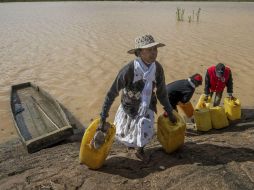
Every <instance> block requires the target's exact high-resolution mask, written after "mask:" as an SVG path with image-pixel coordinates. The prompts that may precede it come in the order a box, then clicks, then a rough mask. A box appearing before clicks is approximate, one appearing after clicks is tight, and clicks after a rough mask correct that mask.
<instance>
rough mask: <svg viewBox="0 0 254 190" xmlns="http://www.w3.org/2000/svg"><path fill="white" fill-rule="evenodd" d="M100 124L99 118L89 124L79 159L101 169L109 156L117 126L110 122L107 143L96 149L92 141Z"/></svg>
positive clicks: (92, 167) (90, 166)
mask: <svg viewBox="0 0 254 190" xmlns="http://www.w3.org/2000/svg"><path fill="white" fill-rule="evenodd" d="M99 124H100V119H99V118H98V119H96V120H94V121H93V122H92V123H91V124H90V125H89V127H88V128H87V129H86V131H85V133H84V136H83V138H82V142H81V145H80V153H79V161H80V163H82V164H85V165H87V166H88V167H89V168H91V169H99V168H100V167H101V166H102V165H103V163H104V161H105V159H106V157H107V156H108V153H109V151H110V148H111V146H112V143H113V141H114V137H115V133H116V129H115V126H114V125H113V124H110V127H109V129H108V131H107V134H106V137H105V143H104V144H103V145H102V146H101V147H100V148H99V149H94V148H93V146H92V145H91V141H92V139H93V137H94V135H95V132H96V129H97V127H98V126H99Z"/></svg>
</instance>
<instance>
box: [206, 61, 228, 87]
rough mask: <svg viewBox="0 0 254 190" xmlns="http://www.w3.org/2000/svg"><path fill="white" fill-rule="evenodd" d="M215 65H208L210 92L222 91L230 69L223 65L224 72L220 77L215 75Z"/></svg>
mask: <svg viewBox="0 0 254 190" xmlns="http://www.w3.org/2000/svg"><path fill="white" fill-rule="evenodd" d="M215 69H216V68H215V66H212V67H209V68H208V69H207V73H208V74H209V78H210V89H209V90H210V92H223V90H224V88H225V86H226V84H227V82H228V79H229V75H230V69H229V68H228V67H225V71H224V74H223V76H222V77H221V78H219V77H217V76H216V72H215Z"/></svg>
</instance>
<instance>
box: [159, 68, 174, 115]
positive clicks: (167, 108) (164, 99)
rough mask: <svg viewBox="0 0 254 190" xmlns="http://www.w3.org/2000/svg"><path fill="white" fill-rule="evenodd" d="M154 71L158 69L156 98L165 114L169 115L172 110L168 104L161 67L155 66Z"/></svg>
mask: <svg viewBox="0 0 254 190" xmlns="http://www.w3.org/2000/svg"><path fill="white" fill-rule="evenodd" d="M156 69H158V74H157V76H156V82H157V83H156V87H157V91H156V95H157V98H158V100H159V101H160V103H161V105H163V107H164V110H165V111H166V112H167V113H171V112H172V111H173V108H172V106H171V104H170V103H169V99H168V94H167V90H166V84H165V76H164V71H163V68H162V66H161V65H159V64H157V65H156Z"/></svg>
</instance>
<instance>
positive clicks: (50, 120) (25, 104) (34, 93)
mask: <svg viewBox="0 0 254 190" xmlns="http://www.w3.org/2000/svg"><path fill="white" fill-rule="evenodd" d="M11 109H12V114H13V118H14V121H15V125H16V128H17V130H18V132H19V134H20V136H21V137H22V140H23V141H24V142H25V143H26V144H27V145H28V144H29V142H30V143H31V142H32V143H35V141H38V142H36V143H35V144H36V146H38V147H37V148H36V149H40V147H39V146H40V141H43V142H44V144H42V145H41V146H43V147H46V146H49V145H51V144H53V143H55V142H57V141H58V139H59V140H62V138H63V136H65V137H66V136H69V135H71V134H72V128H71V126H70V124H69V121H68V120H67V118H66V116H65V114H64V112H63V110H62V109H61V107H60V105H59V104H58V102H57V101H56V100H55V99H54V98H52V97H51V96H50V95H49V94H48V93H47V92H45V91H44V90H43V89H41V88H40V87H38V86H36V85H34V84H32V83H24V84H20V85H16V86H12V92H11ZM65 129H66V130H65ZM64 131H67V133H68V135H66V134H65V132H64ZM49 137H50V138H49ZM43 138H44V140H43ZM45 139H47V141H49V142H45ZM51 141H52V142H51Z"/></svg>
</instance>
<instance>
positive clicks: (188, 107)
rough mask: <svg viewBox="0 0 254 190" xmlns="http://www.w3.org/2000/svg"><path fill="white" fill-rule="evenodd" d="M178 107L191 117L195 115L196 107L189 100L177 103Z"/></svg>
mask: <svg viewBox="0 0 254 190" xmlns="http://www.w3.org/2000/svg"><path fill="white" fill-rule="evenodd" d="M177 107H178V108H179V111H181V112H183V113H184V115H185V116H186V117H188V118H190V117H192V116H193V113H194V108H193V106H192V104H191V102H187V103H185V104H183V103H180V104H178V105H177Z"/></svg>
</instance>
